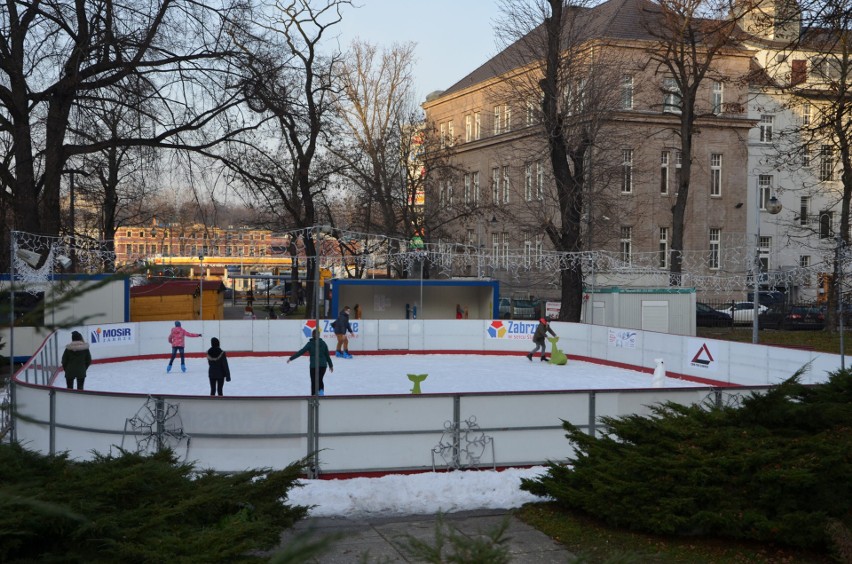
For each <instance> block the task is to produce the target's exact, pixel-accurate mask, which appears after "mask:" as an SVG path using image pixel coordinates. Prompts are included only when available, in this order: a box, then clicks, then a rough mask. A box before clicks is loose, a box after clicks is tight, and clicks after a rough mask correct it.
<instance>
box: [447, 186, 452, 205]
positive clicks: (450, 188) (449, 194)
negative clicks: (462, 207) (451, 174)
mask: <svg viewBox="0 0 852 564" xmlns="http://www.w3.org/2000/svg"><path fill="white" fill-rule="evenodd" d="M447 205H450V206H451V205H453V184H452V183H451V182H450V181H449V180H447Z"/></svg>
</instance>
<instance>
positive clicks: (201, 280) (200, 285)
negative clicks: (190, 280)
mask: <svg viewBox="0 0 852 564" xmlns="http://www.w3.org/2000/svg"><path fill="white" fill-rule="evenodd" d="M198 262H199V264H200V265H201V266H200V268H201V270H200V272H199V273H198V276H199V277H198V288H199V292H198V295H199V297H200V298H201V300H200V301H199V306H200V309H201V321H202V326H201V327H202V329H203V328H204V325H203V322H204V255H203V254H201V255H198Z"/></svg>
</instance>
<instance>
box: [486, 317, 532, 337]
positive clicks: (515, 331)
mask: <svg viewBox="0 0 852 564" xmlns="http://www.w3.org/2000/svg"><path fill="white" fill-rule="evenodd" d="M536 325H538V321H512V320H511V319H503V320H499V319H495V320H494V321H492V322H491V324H490V325H489V326H488V328H487V329H486V330H485V333H486V334H487V335H488V338H489V339H525V340H527V341H529V340H532V337H533V333H535V328H536Z"/></svg>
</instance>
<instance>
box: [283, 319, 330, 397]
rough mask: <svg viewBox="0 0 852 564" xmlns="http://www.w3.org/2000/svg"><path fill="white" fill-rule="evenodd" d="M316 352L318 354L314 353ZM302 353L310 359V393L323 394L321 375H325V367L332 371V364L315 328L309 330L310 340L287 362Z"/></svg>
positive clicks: (326, 348) (288, 360)
mask: <svg viewBox="0 0 852 564" xmlns="http://www.w3.org/2000/svg"><path fill="white" fill-rule="evenodd" d="M317 352H319V354H316V353H317ZM303 354H308V356H309V357H310V359H311V360H310V363H309V365H308V366H309V368H310V370H311V395H313V396H324V395H325V385H324V384H323V377H324V376H325V371H326V369H328V370H330V371H331V372H334V364H333V363H332V362H331V355H330V354H329V352H328V345H326V344H325V341H323V340H322V339H320V338H319V332H318V331H317V330H316V329H314V330H313V331H311V340H310V341H308V342H307V344H306V345H305V346H304V347H302V348H301V349H300V350H299V351H298V352H296V353H294V354H293V356H291V357H290V358H288V359H287V364H290V361H291V360H296V359H297V358H299V357H300V356H302V355H303Z"/></svg>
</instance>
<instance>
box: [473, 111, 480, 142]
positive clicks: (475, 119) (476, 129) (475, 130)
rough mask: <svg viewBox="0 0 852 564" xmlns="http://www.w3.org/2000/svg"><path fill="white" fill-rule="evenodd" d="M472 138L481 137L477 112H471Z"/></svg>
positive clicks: (477, 138)
mask: <svg viewBox="0 0 852 564" xmlns="http://www.w3.org/2000/svg"><path fill="white" fill-rule="evenodd" d="M473 138H474V139H476V140H479V139H481V138H482V119H481V118H480V116H479V112H474V114H473Z"/></svg>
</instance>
